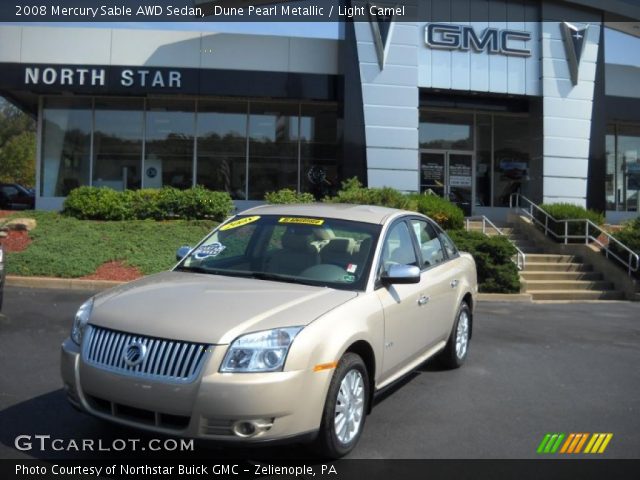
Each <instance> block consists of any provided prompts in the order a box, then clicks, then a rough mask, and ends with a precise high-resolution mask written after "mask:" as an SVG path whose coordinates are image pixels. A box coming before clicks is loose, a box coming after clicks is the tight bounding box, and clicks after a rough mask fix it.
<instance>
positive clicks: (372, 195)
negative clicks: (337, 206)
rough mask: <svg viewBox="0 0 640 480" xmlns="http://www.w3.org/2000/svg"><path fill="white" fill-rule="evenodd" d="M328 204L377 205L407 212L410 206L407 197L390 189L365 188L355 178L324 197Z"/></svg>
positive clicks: (346, 181)
mask: <svg viewBox="0 0 640 480" xmlns="http://www.w3.org/2000/svg"><path fill="white" fill-rule="evenodd" d="M323 201H324V202H328V203H354V204H361V205H378V206H381V207H389V208H400V209H403V210H407V209H409V208H410V206H411V202H410V201H409V197H408V196H407V195H404V194H403V193H402V192H400V191H398V190H395V189H393V188H390V187H383V188H366V187H363V186H362V184H361V183H360V181H359V180H358V179H357V178H356V177H353V178H350V179H349V180H345V181H344V182H342V188H341V189H340V190H339V191H338V193H337V194H336V195H335V196H333V197H325V198H324V200H323Z"/></svg>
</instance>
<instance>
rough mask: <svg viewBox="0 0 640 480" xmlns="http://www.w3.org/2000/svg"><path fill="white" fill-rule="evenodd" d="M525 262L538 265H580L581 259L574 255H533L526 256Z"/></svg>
mask: <svg viewBox="0 0 640 480" xmlns="http://www.w3.org/2000/svg"><path fill="white" fill-rule="evenodd" d="M527 257H528V258H527V260H528V261H531V262H538V263H581V262H582V258H581V257H577V256H574V255H559V254H555V253H533V254H531V255H527Z"/></svg>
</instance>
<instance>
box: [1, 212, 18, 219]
mask: <svg viewBox="0 0 640 480" xmlns="http://www.w3.org/2000/svg"><path fill="white" fill-rule="evenodd" d="M12 213H15V212H13V211H11V210H0V218H2V217H8V216H9V215H11V214H12Z"/></svg>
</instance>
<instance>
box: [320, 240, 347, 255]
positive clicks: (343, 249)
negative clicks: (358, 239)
mask: <svg viewBox="0 0 640 480" xmlns="http://www.w3.org/2000/svg"><path fill="white" fill-rule="evenodd" d="M353 247H354V241H353V239H351V238H334V239H332V240H330V241H329V243H327V244H326V245H325V246H324V248H323V249H322V251H323V252H332V253H351V252H353Z"/></svg>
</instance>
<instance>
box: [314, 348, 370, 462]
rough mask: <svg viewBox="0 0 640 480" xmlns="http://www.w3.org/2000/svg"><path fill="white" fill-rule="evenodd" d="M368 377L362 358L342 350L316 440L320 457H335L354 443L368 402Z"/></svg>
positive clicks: (358, 434)
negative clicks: (343, 353)
mask: <svg viewBox="0 0 640 480" xmlns="http://www.w3.org/2000/svg"><path fill="white" fill-rule="evenodd" d="M369 388H370V386H369V376H368V374H367V367H366V366H365V364H364V362H363V361H362V358H360V356H359V355H356V354H355V353H346V354H345V355H344V356H343V357H342V358H341V359H340V363H338V367H337V368H336V370H335V372H334V373H333V378H332V379H331V384H330V385H329V392H328V393H327V399H326V401H325V407H324V411H323V413H322V423H321V425H320V432H319V434H318V438H317V441H316V446H317V447H318V450H319V453H320V454H321V455H322V456H323V457H328V458H339V457H342V456H344V455H346V454H347V453H349V452H350V451H351V450H353V448H354V447H355V446H356V444H357V443H358V440H359V439H360V435H361V434H362V429H363V427H364V420H365V417H366V411H367V402H368V401H369Z"/></svg>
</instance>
